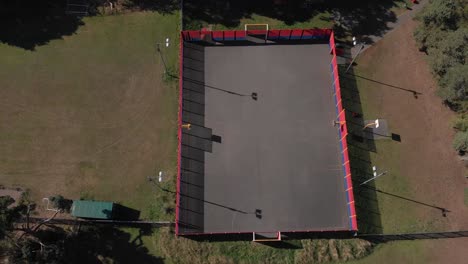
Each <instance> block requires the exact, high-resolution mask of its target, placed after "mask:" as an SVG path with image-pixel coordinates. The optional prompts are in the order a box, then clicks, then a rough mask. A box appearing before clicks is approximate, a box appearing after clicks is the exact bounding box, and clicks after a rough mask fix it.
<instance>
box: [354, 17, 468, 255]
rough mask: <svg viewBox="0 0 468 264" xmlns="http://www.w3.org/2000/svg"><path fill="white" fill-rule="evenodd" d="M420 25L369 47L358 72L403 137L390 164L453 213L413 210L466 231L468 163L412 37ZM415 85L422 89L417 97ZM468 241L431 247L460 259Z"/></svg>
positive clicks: (415, 190)
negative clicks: (466, 173) (456, 146)
mask: <svg viewBox="0 0 468 264" xmlns="http://www.w3.org/2000/svg"><path fill="white" fill-rule="evenodd" d="M415 26H416V22H414V21H411V20H408V21H407V22H405V23H403V24H402V25H401V26H400V27H399V28H398V29H396V30H394V31H393V32H390V33H389V34H388V35H387V36H386V37H385V38H384V39H383V40H382V41H380V42H378V43H377V44H376V45H374V46H372V47H370V48H369V49H368V50H366V52H364V53H363V54H362V57H361V58H360V59H359V60H358V66H357V67H356V71H357V72H358V73H359V72H361V73H366V74H368V76H361V77H356V78H357V79H359V82H361V83H364V82H369V84H367V86H366V87H370V88H366V89H369V91H368V94H369V98H372V102H370V103H369V104H370V105H371V106H370V107H371V108H373V111H374V112H375V113H378V114H379V115H380V117H381V118H385V119H387V121H388V123H389V126H390V129H391V131H395V132H397V133H398V134H400V135H401V137H402V141H401V143H398V144H399V145H398V153H397V154H396V156H397V157H396V158H395V159H396V162H395V164H396V166H397V168H389V169H390V170H394V171H397V172H398V173H399V174H400V175H401V176H402V177H404V178H405V180H406V182H407V188H408V193H410V194H411V197H413V198H414V199H418V200H422V201H426V202H428V203H431V204H436V205H439V206H443V207H444V208H447V209H449V210H450V212H449V213H448V214H447V217H443V216H442V215H441V212H440V211H438V210H428V209H427V208H424V207H419V208H415V209H414V212H410V213H414V214H415V215H416V217H417V219H418V221H419V220H420V221H427V222H430V224H431V225H432V226H433V228H435V229H445V230H466V229H468V210H467V208H466V206H465V205H464V187H465V185H466V182H465V181H466V179H465V177H464V168H463V164H462V162H461V161H460V160H459V158H458V156H457V154H456V152H455V151H454V150H453V148H452V139H453V135H454V131H453V129H452V127H451V125H450V123H451V120H452V119H453V118H454V113H453V112H452V111H450V110H449V109H448V108H447V107H445V106H444V105H443V104H442V100H441V99H440V98H439V97H438V96H437V95H436V88H437V84H436V82H435V80H434V78H433V77H432V74H431V72H430V69H429V67H428V65H427V63H426V61H425V59H426V57H425V55H424V54H423V53H420V52H418V50H417V48H416V43H415V41H414V39H413V37H412V34H413V31H414V28H415ZM376 62H377V63H376ZM376 65H377V66H376ZM411 90H414V91H416V92H417V94H416V96H415V93H414V92H412V91H411ZM379 151H381V152H385V151H386V150H385V149H381V150H379ZM386 180H387V181H388V180H390V179H389V178H387V179H386ZM459 241H460V240H459ZM464 241H466V240H464ZM436 245H440V247H439V246H436ZM463 245H465V246H466V243H455V242H454V241H450V240H447V241H444V242H443V243H442V242H441V243H437V242H428V243H427V247H426V248H427V249H428V251H429V252H431V253H430V254H433V255H434V260H436V259H438V260H442V259H444V258H445V255H448V254H447V253H450V257H453V260H454V261H455V263H457V262H456V261H458V260H460V259H461V257H462V256H464V257H467V256H468V252H467V251H466V250H463V249H462V247H463ZM454 247H455V248H458V249H459V250H454ZM449 249H450V250H449ZM454 254H455V255H454ZM457 254H458V255H457ZM446 263H450V262H446Z"/></svg>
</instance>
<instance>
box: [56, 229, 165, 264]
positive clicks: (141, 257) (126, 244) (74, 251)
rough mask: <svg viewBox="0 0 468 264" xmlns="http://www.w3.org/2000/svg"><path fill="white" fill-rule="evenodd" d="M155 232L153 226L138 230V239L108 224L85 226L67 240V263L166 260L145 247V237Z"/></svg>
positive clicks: (150, 261) (156, 261) (158, 261)
mask: <svg viewBox="0 0 468 264" xmlns="http://www.w3.org/2000/svg"><path fill="white" fill-rule="evenodd" d="M151 233H152V230H151V228H145V229H139V233H138V235H137V236H136V237H135V238H133V239H132V238H131V235H130V234H129V233H126V232H124V231H122V230H120V229H117V228H114V227H112V226H108V225H97V226H90V227H85V228H83V229H82V230H80V232H79V233H78V234H76V235H75V236H72V237H71V238H68V239H67V240H65V245H64V247H65V255H66V259H67V263H90V264H92V263H102V260H103V259H106V260H113V262H112V263H163V259H161V258H158V257H155V256H152V255H150V254H149V252H148V249H147V248H145V247H144V246H143V242H142V240H141V238H142V236H148V235H150V234H151Z"/></svg>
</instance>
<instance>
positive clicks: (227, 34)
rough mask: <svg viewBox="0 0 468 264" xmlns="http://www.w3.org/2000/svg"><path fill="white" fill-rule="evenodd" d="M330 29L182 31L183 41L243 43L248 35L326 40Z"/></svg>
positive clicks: (269, 38) (276, 39)
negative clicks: (206, 40) (207, 40)
mask: <svg viewBox="0 0 468 264" xmlns="http://www.w3.org/2000/svg"><path fill="white" fill-rule="evenodd" d="M331 33H332V30H331V29H272V30H248V31H245V30H226V31H224V30H217V31H207V30H189V31H183V32H182V37H183V39H184V41H202V40H205V39H207V38H208V39H210V40H213V41H217V42H225V41H243V40H247V38H246V37H247V36H248V35H265V36H266V39H267V40H271V41H278V40H328V39H329V37H330V34H331Z"/></svg>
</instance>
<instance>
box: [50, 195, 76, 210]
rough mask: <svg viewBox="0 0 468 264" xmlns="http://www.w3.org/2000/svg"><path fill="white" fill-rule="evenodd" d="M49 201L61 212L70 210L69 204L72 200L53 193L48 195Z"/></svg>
mask: <svg viewBox="0 0 468 264" xmlns="http://www.w3.org/2000/svg"><path fill="white" fill-rule="evenodd" d="M49 201H50V202H51V203H52V206H53V207H54V208H57V209H59V210H61V211H63V212H70V208H71V205H72V203H73V201H72V200H69V199H65V198H64V197H63V196H62V195H60V194H59V195H55V196H51V197H49Z"/></svg>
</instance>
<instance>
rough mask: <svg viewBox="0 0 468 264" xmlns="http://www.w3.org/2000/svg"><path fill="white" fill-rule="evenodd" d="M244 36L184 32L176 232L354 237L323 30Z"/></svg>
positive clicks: (342, 129) (341, 127) (330, 55)
mask: <svg viewBox="0 0 468 264" xmlns="http://www.w3.org/2000/svg"><path fill="white" fill-rule="evenodd" d="M232 32H234V33H233V34H234V38H230V37H226V36H227V35H228V36H230V35H229V34H232ZM284 32H286V33H287V34H288V35H285V33H284ZM256 33H258V32H256ZM184 34H186V35H185V36H184ZM244 34H245V35H243V33H242V31H237V32H235V31H222V32H221V33H220V32H214V31H213V32H211V31H210V32H198V31H190V32H183V38H184V43H183V48H182V49H183V50H182V51H181V52H182V55H183V56H182V61H181V63H182V65H183V67H182V69H183V71H182V72H181V75H182V78H181V80H182V81H181V98H180V108H181V109H180V110H181V112H180V114H181V120H180V130H179V133H180V134H179V138H180V149H179V150H180V151H179V155H180V156H179V159H180V161H179V169H180V173H179V175H178V184H179V186H178V196H177V213H176V214H177V216H176V217H177V219H176V222H177V228H176V229H177V230H176V231H177V234H180V235H190V234H219V233H279V232H315V231H347V230H348V231H349V230H356V229H357V226H356V224H355V218H356V216H355V213H354V206H353V205H352V206H351V203H352V204H353V203H354V202H353V199H352V186H351V184H350V179H349V181H348V180H347V177H348V178H350V173H349V172H347V170H346V164H345V162H346V159H347V149H344V147H343V142H342V141H343V138H344V141H346V139H345V136H346V133H347V132H346V125H345V122H344V114H341V115H340V113H341V112H342V111H343V110H342V107H341V101H340V99H339V98H337V96H338V97H339V92H338V93H337V92H336V85H337V84H336V83H335V82H334V76H335V74H334V71H333V67H336V64H335V65H333V63H332V62H333V59H334V58H335V57H334V49H332V48H331V47H334V44H333V45H330V43H329V42H330V38H331V37H332V35H331V31H316V30H315V31H313V30H312V31H304V30H300V31H295V32H294V31H292V30H288V31H283V32H281V31H269V32H268V36H265V37H266V38H265V39H263V38H264V35H262V34H252V35H249V34H248V32H247V33H246V32H245V31H244ZM281 34H283V36H285V37H284V38H281V36H282V35H281ZM265 35H266V34H265ZM294 36H296V37H294ZM197 37H198V38H197ZM275 37H276V39H275ZM262 41H264V42H263V43H262ZM335 61H336V58H335ZM338 86H339V84H338ZM344 144H346V142H344ZM344 153H346V155H344ZM348 163H349V162H348ZM350 192H351V196H350Z"/></svg>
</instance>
